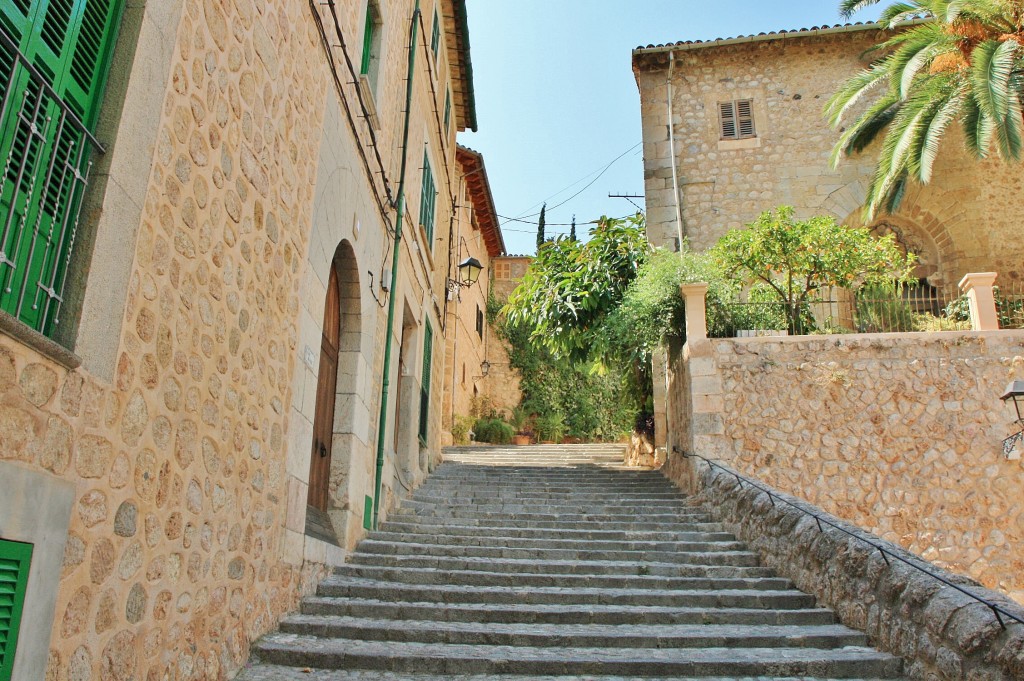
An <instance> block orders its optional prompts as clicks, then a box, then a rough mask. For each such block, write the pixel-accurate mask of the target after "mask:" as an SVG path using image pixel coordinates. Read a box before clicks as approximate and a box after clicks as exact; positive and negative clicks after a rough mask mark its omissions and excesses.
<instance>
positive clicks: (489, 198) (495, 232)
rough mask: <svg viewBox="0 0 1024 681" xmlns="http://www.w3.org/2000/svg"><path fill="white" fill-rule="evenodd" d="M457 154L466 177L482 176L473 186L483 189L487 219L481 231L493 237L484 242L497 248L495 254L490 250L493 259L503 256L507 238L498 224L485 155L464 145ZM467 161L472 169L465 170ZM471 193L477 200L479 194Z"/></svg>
mask: <svg viewBox="0 0 1024 681" xmlns="http://www.w3.org/2000/svg"><path fill="white" fill-rule="evenodd" d="M456 152H457V155H458V157H459V160H460V162H461V163H463V167H464V169H465V170H467V173H466V175H467V176H468V175H469V173H475V174H477V175H479V176H480V177H479V182H478V183H473V184H478V186H480V187H481V189H480V190H478V191H479V194H480V196H479V198H480V199H481V200H482V201H483V202H484V206H483V208H484V210H485V211H486V215H485V218H486V219H485V220H484V221H483V224H482V225H481V229H482V230H486V232H487V233H489V234H490V235H491V237H492V238H491V239H487V238H486V234H485V238H484V241H485V242H487V243H488V244H489V243H491V242H493V243H494V244H495V246H496V248H494V249H493V250H494V252H491V250H492V249H490V248H489V249H488V253H487V254H488V255H489V256H490V257H492V258H494V257H497V256H500V255H503V254H504V253H505V237H504V235H502V233H501V226H500V223H499V222H498V210H497V208H495V205H494V195H493V194H492V193H491V183H490V181H489V180H488V179H487V166H486V165H485V164H484V157H483V154H481V153H480V152H478V151H476V150H474V149H470V148H469V147H467V146H464V145H462V144H459V145H458V146H457V148H456ZM466 160H469V161H470V164H471V165H472V167H471V168H468V169H466V168H465V161H466ZM471 192H472V193H473V194H474V199H475V198H476V195H477V192H476V191H472V190H471ZM475 203H476V201H475V200H474V204H475ZM478 214H479V211H478Z"/></svg>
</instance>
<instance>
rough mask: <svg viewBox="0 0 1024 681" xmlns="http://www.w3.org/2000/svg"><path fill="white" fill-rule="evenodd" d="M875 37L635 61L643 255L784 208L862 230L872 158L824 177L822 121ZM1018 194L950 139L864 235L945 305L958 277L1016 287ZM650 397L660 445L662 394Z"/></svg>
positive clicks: (1023, 182)
mask: <svg viewBox="0 0 1024 681" xmlns="http://www.w3.org/2000/svg"><path fill="white" fill-rule="evenodd" d="M884 35H885V34H884V33H883V32H882V31H880V30H879V29H878V28H877V25H875V24H850V25H843V26H833V27H827V26H826V27H822V28H813V29H802V30H796V31H781V32H778V33H768V34H764V33H762V34H759V35H756V36H741V37H737V38H728V39H720V40H710V41H682V42H678V43H673V44H667V45H648V46H646V47H638V48H637V49H635V50H633V71H634V74H635V75H636V81H637V86H638V88H639V91H640V106H641V119H642V125H643V143H644V186H645V193H646V204H647V206H646V207H647V233H648V237H649V239H650V240H651V243H653V244H654V245H656V246H665V247H668V248H675V247H676V243H677V242H678V240H679V237H680V235H682V238H683V239H685V240H686V241H688V242H689V244H690V246H691V247H692V248H694V249H697V250H704V249H707V248H710V247H711V246H713V245H714V244H715V242H716V241H717V240H718V239H719V238H720V237H721V236H722V235H723V234H725V232H726V231H728V230H729V229H734V228H739V227H742V226H743V225H745V224H747V223H749V222H751V221H753V220H754V219H755V218H756V217H757V216H758V215H759V214H760V213H762V212H763V211H766V210H770V209H773V208H775V207H777V206H780V205H791V206H794V207H795V209H796V214H797V217H799V218H806V217H810V216H812V215H832V216H834V217H835V218H836V220H837V221H838V222H840V223H843V224H847V225H851V226H861V224H862V220H861V207H862V205H863V202H864V198H865V196H866V193H867V186H868V182H869V180H870V177H871V175H872V174H873V172H874V163H875V159H876V158H877V149H876V148H874V147H873V148H871V149H868V150H867V151H866V152H865V153H863V154H861V155H858V156H856V157H853V158H847V159H844V160H843V162H842V163H841V164H840V165H839V167H838V168H837V169H835V170H833V169H832V168H831V166H830V164H829V157H830V154H831V151H832V147H833V145H834V143H835V142H836V140H837V139H838V138H839V135H840V131H838V130H833V129H832V128H831V127H830V126H829V125H828V122H827V121H826V120H825V117H824V114H823V110H824V107H825V104H826V102H827V101H828V99H829V98H830V97H831V96H832V94H833V93H834V92H835V90H836V88H837V86H838V84H839V83H841V82H842V81H843V80H845V79H846V78H848V77H849V76H851V75H853V74H854V73H856V72H857V71H859V70H861V69H863V68H865V67H866V66H867V65H868V63H869V62H868V59H867V58H865V57H864V54H865V52H866V51H867V50H868V49H869V48H870V47H872V46H873V45H875V44H877V43H878V42H879V41H880V40H881V39H883V38H884ZM669 111H671V112H672V117H671V121H670V120H669ZM954 127H955V126H954ZM673 149H674V151H675V157H674V159H673V155H672V151H673ZM673 161H674V163H673ZM673 178H675V179H673ZM1022 187H1024V172H1022V170H1021V167H1020V166H1019V165H1013V166H1011V165H1007V164H1004V163H1002V162H1000V161H998V160H988V161H984V162H978V161H976V160H974V159H973V158H969V157H968V154H967V152H966V151H965V150H964V149H963V145H962V144H961V140H960V138H959V133H958V131H957V130H954V129H952V128H951V129H950V130H949V132H948V133H947V139H946V140H945V141H944V143H943V146H942V149H941V152H940V153H939V156H938V158H937V160H936V163H935V171H934V174H933V179H932V182H931V183H930V184H929V185H927V186H920V185H917V184H914V183H911V185H910V187H909V188H908V191H907V194H906V196H905V198H904V200H903V202H902V205H901V207H900V209H899V211H898V212H897V213H896V214H894V215H882V216H879V217H878V218H877V219H876V220H875V221H874V222H872V223H871V224H870V225H867V226H868V227H869V228H871V229H872V230H873V231H875V232H876V233H878V234H880V235H881V234H888V233H894V234H895V235H896V237H897V239H898V241H899V242H900V244H902V246H903V247H904V248H905V249H907V250H910V251H912V252H914V253H916V254H917V255H918V256H919V258H920V262H919V266H918V270H917V273H916V274H917V276H918V277H919V278H920V279H921V280H922V283H926V284H928V285H930V286H933V287H935V288H936V289H937V290H938V291H939V292H941V293H942V294H944V295H952V294H955V293H956V285H957V282H959V281H960V278H961V277H962V276H963V275H964V274H966V273H967V272H987V271H995V272H998V273H999V277H1000V279H1001V280H1002V281H1008V280H1009V281H1020V280H1022V279H1024V268H1022V263H1024V240H1021V239H1020V238H1019V234H1020V225H1019V223H1020V219H1021V216H1022V211H1021V208H1020V203H1019V201H1017V198H1016V197H1017V196H1018V195H1019V193H1020V191H1021V189H1022ZM677 215H678V219H677ZM656 365H657V366H656V369H655V375H657V376H661V375H663V374H664V369H665V362H664V360H660V361H656ZM654 387H655V417H656V432H657V433H658V436H657V440H658V444H659V445H664V444H665V438H664V434H665V431H666V428H667V427H668V423H667V421H666V415H665V384H664V382H663V381H655V386H654Z"/></svg>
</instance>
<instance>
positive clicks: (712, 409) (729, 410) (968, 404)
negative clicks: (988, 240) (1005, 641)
mask: <svg viewBox="0 0 1024 681" xmlns="http://www.w3.org/2000/svg"><path fill="white" fill-rule="evenodd" d="M705 342H706V343H707V344H708V345H709V346H710V352H707V353H698V354H700V355H701V357H700V359H699V366H698V365H696V364H694V360H693V358H692V357H688V356H687V355H684V357H686V359H688V360H689V363H688V364H687V365H686V369H687V371H683V372H679V371H677V374H679V375H680V376H681V377H682V378H683V379H687V378H688V379H689V380H677V382H676V388H675V389H674V395H673V399H674V404H676V405H678V404H684V405H689V406H690V407H691V408H692V409H693V410H694V411H699V412H701V413H700V414H699V416H700V418H699V419H697V418H696V417H694V419H693V420H692V422H691V424H690V426H691V430H692V433H690V434H689V437H690V439H689V441H688V442H681V440H680V439H677V440H676V442H681V445H682V447H683V448H684V449H688V448H690V447H692V448H693V449H692V450H691V451H696V452H697V453H700V454H704V455H706V456H711V457H713V458H717V459H721V460H724V461H726V462H727V463H728V465H731V466H733V467H735V468H736V469H737V470H739V471H741V472H742V473H745V474H747V475H750V476H751V477H753V478H756V479H759V480H761V481H764V482H765V483H767V484H769V485H773V486H775V487H777V488H779V489H781V490H783V491H785V492H787V493H790V494H793V495H794V496H796V497H799V498H801V499H805V500H807V501H809V502H810V503H813V504H816V505H818V506H821V507H822V508H824V509H825V510H827V511H829V512H830V513H834V514H835V515H837V516H839V517H841V518H843V519H845V520H848V521H850V522H851V523H853V524H855V525H857V526H858V527H861V528H864V529H865V530H868V531H870V532H873V533H875V534H878V535H879V536H881V537H883V538H885V539H887V540H890V541H892V542H894V543H897V544H899V545H900V546H902V547H904V548H906V549H908V550H910V551H912V552H914V553H916V554H918V555H921V556H923V557H924V558H926V559H927V560H930V561H932V562H934V563H936V564H938V565H941V566H943V567H945V568H947V569H949V570H951V571H954V572H958V573H963V574H967V575H970V576H971V577H973V578H975V579H977V580H978V581H980V582H981V583H982V584H984V585H985V586H986V587H989V588H997V589H1000V590H1002V591H1004V592H1006V593H1008V594H1010V595H1011V596H1012V597H1014V598H1016V599H1017V600H1024V552H1022V549H1024V502H1022V499H1024V466H1022V463H1021V461H1007V460H1006V459H1005V458H1004V457H1003V454H1002V448H1001V441H1002V439H1003V438H1004V437H1006V436H1007V435H1009V434H1010V432H1011V429H1010V427H1009V422H1010V420H1011V417H1012V414H1011V412H1012V408H1011V407H1009V406H1007V405H1005V404H1003V403H1002V402H1001V401H1000V400H999V396H1000V394H1001V393H1002V391H1003V390H1004V389H1005V387H1006V384H1007V383H1008V382H1009V381H1010V380H1012V379H1020V378H1024V332H1018V331H997V332H980V333H974V332H970V333H954V332H947V333H936V334H879V335H858V336H817V337H794V338H786V339H779V338H774V339H770V340H769V339H723V340H711V341H705ZM677 366H678V365H677ZM691 374H692V375H691ZM697 374H700V375H699V376H698V375H697ZM685 391H691V392H692V394H691V395H686V394H684V392H685ZM698 392H699V393H701V394H699V395H698V394H697V393H698ZM675 409H676V410H677V411H678V410H679V407H678V406H676V407H675ZM694 443H696V444H694Z"/></svg>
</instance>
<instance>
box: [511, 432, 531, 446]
mask: <svg viewBox="0 0 1024 681" xmlns="http://www.w3.org/2000/svg"><path fill="white" fill-rule="evenodd" d="M532 441H533V440H532V439H531V438H530V436H529V435H519V434H516V435H513V436H512V444H514V445H528V444H530V443H531V442H532Z"/></svg>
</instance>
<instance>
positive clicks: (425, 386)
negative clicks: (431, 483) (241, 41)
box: [420, 322, 434, 443]
mask: <svg viewBox="0 0 1024 681" xmlns="http://www.w3.org/2000/svg"><path fill="white" fill-rule="evenodd" d="M433 349H434V330H433V329H432V328H430V322H427V323H426V327H425V328H424V330H423V377H422V378H421V379H420V440H422V441H423V442H424V443H426V441H427V432H428V425H429V419H430V367H431V353H432V351H433Z"/></svg>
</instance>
